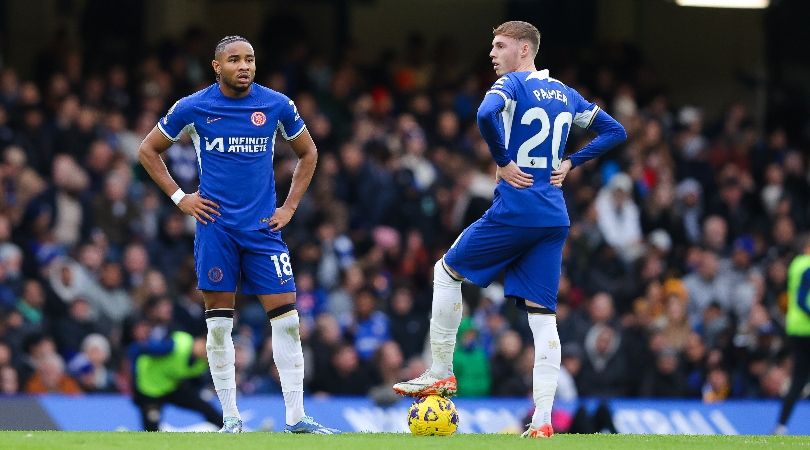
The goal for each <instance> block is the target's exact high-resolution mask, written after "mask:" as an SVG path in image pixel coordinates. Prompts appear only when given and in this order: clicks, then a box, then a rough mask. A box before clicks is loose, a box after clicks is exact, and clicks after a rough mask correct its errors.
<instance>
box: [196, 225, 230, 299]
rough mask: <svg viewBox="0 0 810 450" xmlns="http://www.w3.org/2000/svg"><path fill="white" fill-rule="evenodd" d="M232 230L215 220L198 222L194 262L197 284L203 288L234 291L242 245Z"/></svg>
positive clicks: (204, 289)
mask: <svg viewBox="0 0 810 450" xmlns="http://www.w3.org/2000/svg"><path fill="white" fill-rule="evenodd" d="M232 233H233V230H230V229H228V228H225V227H223V226H221V225H219V224H217V223H216V222H212V223H209V224H207V225H202V224H197V234H196V236H195V237H194V265H195V270H196V272H197V287H198V288H199V289H201V290H203V291H215V292H235V291H236V283H237V281H238V279H239V248H238V247H237V245H236V242H235V241H234V239H233V236H232Z"/></svg>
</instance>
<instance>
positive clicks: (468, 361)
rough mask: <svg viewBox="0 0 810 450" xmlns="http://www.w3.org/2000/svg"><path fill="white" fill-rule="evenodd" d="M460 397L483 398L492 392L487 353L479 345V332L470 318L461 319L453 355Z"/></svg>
mask: <svg viewBox="0 0 810 450" xmlns="http://www.w3.org/2000/svg"><path fill="white" fill-rule="evenodd" d="M453 371H454V372H455V374H456V379H458V388H459V389H458V396H459V397H481V396H484V395H487V394H488V393H489V392H490V385H491V380H492V379H491V377H490V367H489V361H488V360H487V356H486V353H484V350H483V349H482V348H481V347H480V345H479V344H478V330H477V329H476V328H475V325H474V324H473V323H472V320H470V318H469V317H465V318H463V319H461V324H460V325H459V328H458V341H457V342H456V351H455V354H454V355H453Z"/></svg>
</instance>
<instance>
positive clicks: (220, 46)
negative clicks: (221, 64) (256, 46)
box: [214, 34, 250, 59]
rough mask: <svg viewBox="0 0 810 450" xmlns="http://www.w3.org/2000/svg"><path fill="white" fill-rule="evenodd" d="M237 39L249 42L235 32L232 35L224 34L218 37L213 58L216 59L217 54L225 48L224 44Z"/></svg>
mask: <svg viewBox="0 0 810 450" xmlns="http://www.w3.org/2000/svg"><path fill="white" fill-rule="evenodd" d="M239 41H242V42H247V43H248V44H250V41H248V40H247V39H245V38H243V37H242V36H239V35H236V34H234V35H232V36H225V37H224V38H222V39H220V40H219V42H217V46H216V47H214V59H216V58H217V55H219V54H220V53H222V51H223V50H225V46H226V45H228V44H231V43H233V42H239Z"/></svg>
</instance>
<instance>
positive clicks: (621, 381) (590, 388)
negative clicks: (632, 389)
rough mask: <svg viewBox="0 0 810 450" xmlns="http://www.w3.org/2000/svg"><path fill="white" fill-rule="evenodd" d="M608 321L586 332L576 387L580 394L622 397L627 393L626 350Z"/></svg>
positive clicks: (619, 336)
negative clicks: (583, 358) (624, 350)
mask: <svg viewBox="0 0 810 450" xmlns="http://www.w3.org/2000/svg"><path fill="white" fill-rule="evenodd" d="M621 343H622V338H621V335H620V334H619V333H617V332H616V330H615V329H614V328H612V327H610V326H609V325H604V324H596V325H594V326H593V327H591V329H590V330H589V331H588V334H587V335H586V336H585V354H586V358H585V364H584V365H583V367H582V374H581V375H580V379H579V384H577V390H578V391H579V394H580V395H582V396H591V397H623V396H625V395H627V393H628V386H627V380H628V377H629V373H628V370H627V354H626V353H625V352H623V351H622V350H621Z"/></svg>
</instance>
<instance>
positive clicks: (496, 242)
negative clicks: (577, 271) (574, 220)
mask: <svg viewBox="0 0 810 450" xmlns="http://www.w3.org/2000/svg"><path fill="white" fill-rule="evenodd" d="M568 228H569V227H567V226H564V227H537V228H528V227H516V226H513V225H505V224H502V223H498V222H494V221H492V220H491V219H489V218H488V217H486V216H484V217H482V218H480V219H478V220H477V221H475V222H474V223H473V224H472V225H470V226H469V227H467V229H465V230H464V231H463V232H462V233H461V235H460V236H459V237H458V239H456V242H455V243H454V244H453V246H452V247H450V250H449V251H448V252H447V254H446V255H444V262H445V264H447V265H448V266H450V268H452V269H453V270H455V271H456V272H458V273H459V274H461V275H463V276H464V278H466V279H467V280H469V281H471V282H473V283H475V284H476V285H478V286H481V287H486V286H488V285H489V284H490V283H491V282H492V280H494V279H495V277H497V276H498V274H499V273H501V271H506V275H505V279H504V294H505V295H506V296H512V297H520V298H523V299H526V300H529V301H532V302H535V303H537V304H539V305H541V306H545V307H546V308H548V309H550V310H552V311H556V310H557V291H558V289H559V286H560V272H561V270H562V252H563V245H565V239H566V238H567V237H568Z"/></svg>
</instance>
